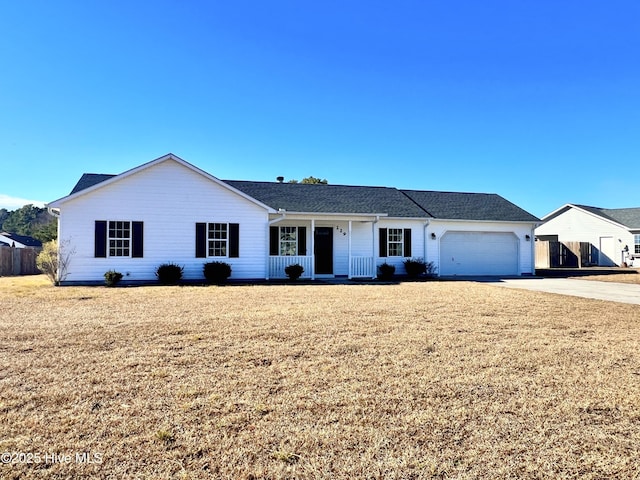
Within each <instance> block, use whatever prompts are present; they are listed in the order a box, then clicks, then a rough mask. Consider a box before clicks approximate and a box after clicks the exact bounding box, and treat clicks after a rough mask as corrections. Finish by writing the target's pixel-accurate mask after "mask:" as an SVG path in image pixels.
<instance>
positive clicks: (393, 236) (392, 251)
mask: <svg viewBox="0 0 640 480" xmlns="http://www.w3.org/2000/svg"><path fill="white" fill-rule="evenodd" d="M403 247H404V230H403V229H402V228H390V229H388V230H387V255H388V256H390V257H403V256H404V255H403V253H404V252H403V250H404V248H403Z"/></svg>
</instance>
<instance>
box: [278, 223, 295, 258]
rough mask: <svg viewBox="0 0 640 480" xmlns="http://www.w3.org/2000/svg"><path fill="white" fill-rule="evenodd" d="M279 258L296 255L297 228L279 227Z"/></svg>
mask: <svg viewBox="0 0 640 480" xmlns="http://www.w3.org/2000/svg"><path fill="white" fill-rule="evenodd" d="M278 251H279V254H280V256H295V255H297V254H298V227H280V248H279V250H278Z"/></svg>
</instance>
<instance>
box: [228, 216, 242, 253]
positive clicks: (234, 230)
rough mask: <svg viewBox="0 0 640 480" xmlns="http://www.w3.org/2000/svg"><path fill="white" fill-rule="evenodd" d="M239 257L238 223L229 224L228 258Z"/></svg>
mask: <svg viewBox="0 0 640 480" xmlns="http://www.w3.org/2000/svg"><path fill="white" fill-rule="evenodd" d="M239 256H240V225H239V224H238V223H230V224H229V258H238V257H239Z"/></svg>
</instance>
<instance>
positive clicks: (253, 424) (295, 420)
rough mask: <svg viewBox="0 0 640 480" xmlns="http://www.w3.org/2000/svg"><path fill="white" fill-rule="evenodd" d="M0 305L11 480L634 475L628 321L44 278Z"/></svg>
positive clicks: (585, 306)
mask: <svg viewBox="0 0 640 480" xmlns="http://www.w3.org/2000/svg"><path fill="white" fill-rule="evenodd" d="M0 305H1V307H2V318H1V320H0V325H1V327H2V341H1V343H0V360H1V367H2V368H1V370H0V452H9V453H10V456H9V457H7V456H3V462H5V463H4V464H2V465H0V477H1V478H10V479H11V478H15V479H17V478H20V479H23V478H79V477H85V478H140V479H147V478H149V479H151V478H154V479H156V478H158V479H164V478H167V479H169V478H185V479H187V478H222V479H263V478H264V479H272V478H273V479H280V478H282V479H284V478H289V479H293V478H300V479H351V478H367V479H368V478H372V479H373V478H381V479H382V478H384V479H422V478H456V479H476V478H478V479H479V478H496V479H507V478H525V479H533V478H540V479H542V478H544V479H549V478H561V479H605V478H606V479H608V478H620V479H629V478H640V349H639V346H640V345H639V339H640V322H639V320H640V318H639V313H638V307H637V306H634V305H624V304H616V303H610V302H604V301H597V300H587V299H580V298H575V297H564V296H558V295H552V294H544V293H537V292H528V291H522V290H512V289H505V288H496V287H494V286H491V285H488V284H476V283H470V282H426V283H404V284H398V285H331V286H328V285H314V286H308V285H307V286H304V285H284V286H282V285H281V286H267V285H262V286H227V287H215V286H212V287H138V288H118V289H108V288H103V287H93V288H89V287H86V288H85V287H83V288H76V287H64V288H54V287H51V286H48V285H46V283H45V280H44V279H42V277H27V278H23V279H11V278H0ZM83 452H84V453H87V457H84V459H85V460H86V459H91V460H93V461H94V463H87V462H82V461H80V460H83V458H79V459H76V457H75V455H76V454H82V453H83ZM18 453H21V454H22V456H20V455H18ZM54 455H56V456H55V457H54ZM67 456H68V457H67ZM29 459H30V460H31V461H32V462H33V463H26V462H27V461H29ZM7 461H8V463H7Z"/></svg>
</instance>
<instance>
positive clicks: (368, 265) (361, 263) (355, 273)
mask: <svg viewBox="0 0 640 480" xmlns="http://www.w3.org/2000/svg"><path fill="white" fill-rule="evenodd" d="M375 276H376V267H375V264H374V261H373V257H351V277H352V278H373V277H375Z"/></svg>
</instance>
